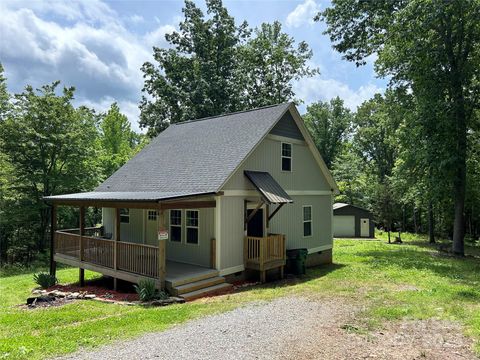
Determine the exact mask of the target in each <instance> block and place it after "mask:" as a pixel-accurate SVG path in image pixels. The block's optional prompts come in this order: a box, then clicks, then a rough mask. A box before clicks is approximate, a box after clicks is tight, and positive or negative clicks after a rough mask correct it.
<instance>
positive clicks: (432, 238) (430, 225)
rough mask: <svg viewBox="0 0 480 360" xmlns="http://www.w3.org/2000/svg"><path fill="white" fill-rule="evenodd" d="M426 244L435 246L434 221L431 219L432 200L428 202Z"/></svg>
mask: <svg viewBox="0 0 480 360" xmlns="http://www.w3.org/2000/svg"><path fill="white" fill-rule="evenodd" d="M428 242H429V243H430V244H435V219H434V218H433V204H432V200H430V201H429V202H428Z"/></svg>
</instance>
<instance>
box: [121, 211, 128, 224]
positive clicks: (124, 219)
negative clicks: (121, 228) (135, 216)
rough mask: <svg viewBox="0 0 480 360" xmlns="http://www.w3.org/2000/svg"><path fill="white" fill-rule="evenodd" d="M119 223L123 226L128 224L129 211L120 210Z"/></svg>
mask: <svg viewBox="0 0 480 360" xmlns="http://www.w3.org/2000/svg"><path fill="white" fill-rule="evenodd" d="M120 222H121V223H125V224H129V223H130V209H120Z"/></svg>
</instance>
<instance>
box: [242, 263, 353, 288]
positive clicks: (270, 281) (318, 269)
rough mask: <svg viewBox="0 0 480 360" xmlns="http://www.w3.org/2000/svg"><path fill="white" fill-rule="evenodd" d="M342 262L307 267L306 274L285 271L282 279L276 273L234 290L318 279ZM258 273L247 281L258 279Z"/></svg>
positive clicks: (293, 283)
mask: <svg viewBox="0 0 480 360" xmlns="http://www.w3.org/2000/svg"><path fill="white" fill-rule="evenodd" d="M345 266H346V265H344V264H324V265H318V266H314V267H309V268H307V269H306V274H304V275H294V274H290V273H287V272H286V273H285V277H284V279H279V278H278V275H277V276H276V277H275V276H272V275H271V276H270V277H269V276H267V282H266V283H263V284H258V285H256V286H252V287H251V286H248V287H245V288H239V289H237V290H236V291H235V292H236V293H239V292H244V291H249V290H252V289H272V288H284V287H289V286H295V285H299V284H302V283H305V282H307V281H311V280H315V279H319V278H321V277H323V276H326V275H328V274H329V273H331V272H333V271H336V270H340V269H341V268H343V267H345ZM259 276H260V275H258V274H256V273H254V275H253V276H252V277H250V278H249V281H258V279H259Z"/></svg>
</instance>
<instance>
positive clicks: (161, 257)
mask: <svg viewBox="0 0 480 360" xmlns="http://www.w3.org/2000/svg"><path fill="white" fill-rule="evenodd" d="M158 215H159V216H158V230H165V212H164V210H163V209H162V208H161V207H160V208H159V210H158ZM165 241H166V240H161V239H159V240H158V280H159V281H160V290H163V289H165V273H166V259H165Z"/></svg>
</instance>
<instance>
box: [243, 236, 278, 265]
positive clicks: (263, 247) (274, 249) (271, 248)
mask: <svg viewBox="0 0 480 360" xmlns="http://www.w3.org/2000/svg"><path fill="white" fill-rule="evenodd" d="M244 250H245V251H244V252H245V254H244V259H245V266H246V267H250V266H251V265H256V266H255V268H258V269H260V270H261V269H263V268H264V265H265V264H268V263H271V262H277V261H279V262H281V261H285V259H286V255H285V235H282V234H269V235H268V236H265V237H254V236H246V237H245V249H244Z"/></svg>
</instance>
